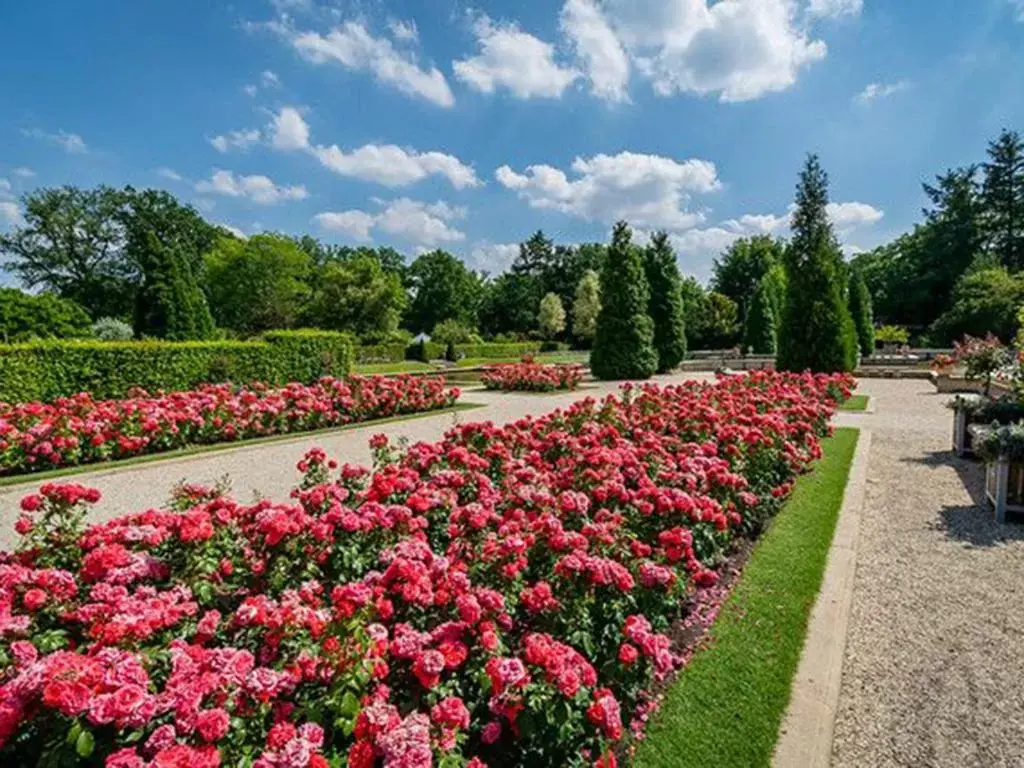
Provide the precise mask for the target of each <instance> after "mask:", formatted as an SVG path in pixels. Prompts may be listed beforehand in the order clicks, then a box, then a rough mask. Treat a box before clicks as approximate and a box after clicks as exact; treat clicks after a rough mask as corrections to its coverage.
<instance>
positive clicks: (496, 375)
mask: <svg viewBox="0 0 1024 768" xmlns="http://www.w3.org/2000/svg"><path fill="white" fill-rule="evenodd" d="M582 380H583V367H582V366H579V365H541V364H540V363H536V362H533V361H532V360H523V361H522V362H520V363H510V364H499V365H488V366H485V367H484V372H483V374H482V375H481V377H480V381H481V382H482V383H483V385H484V386H485V387H486V388H487V389H498V390H502V391H504V392H554V391H555V390H558V389H567V390H575V389H576V388H577V387H578V386H579V385H580V382H581V381H582Z"/></svg>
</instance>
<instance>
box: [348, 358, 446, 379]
mask: <svg viewBox="0 0 1024 768" xmlns="http://www.w3.org/2000/svg"><path fill="white" fill-rule="evenodd" d="M436 370H437V369H436V368H435V367H434V366H432V365H431V364H430V363H422V362H419V361H418V360H402V361H400V362H397V363H359V364H358V365H356V366H354V367H353V369H352V373H359V374H363V375H371V374H374V373H423V372H425V371H436Z"/></svg>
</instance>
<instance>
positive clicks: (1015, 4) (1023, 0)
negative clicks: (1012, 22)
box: [1007, 0, 1024, 22]
mask: <svg viewBox="0 0 1024 768" xmlns="http://www.w3.org/2000/svg"><path fill="white" fill-rule="evenodd" d="M1007 2H1008V3H1009V4H1010V7H1011V8H1013V9H1014V10H1016V12H1017V21H1022V22H1024V0H1007Z"/></svg>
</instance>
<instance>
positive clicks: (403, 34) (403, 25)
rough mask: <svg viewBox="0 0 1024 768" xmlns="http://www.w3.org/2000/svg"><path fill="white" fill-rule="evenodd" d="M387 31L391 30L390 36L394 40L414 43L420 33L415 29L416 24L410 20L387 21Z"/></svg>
mask: <svg viewBox="0 0 1024 768" xmlns="http://www.w3.org/2000/svg"><path fill="white" fill-rule="evenodd" d="M388 29H389V30H391V36H392V37H393V38H395V40H401V41H403V42H415V41H416V40H419V38H420V32H419V30H418V29H416V22H415V21H413V20H412V19H409V20H408V21H405V20H403V19H391V20H390V21H388Z"/></svg>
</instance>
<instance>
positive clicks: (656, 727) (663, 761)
mask: <svg viewBox="0 0 1024 768" xmlns="http://www.w3.org/2000/svg"><path fill="white" fill-rule="evenodd" d="M835 432H836V435H838V434H840V433H846V434H848V435H849V437H848V438H847V439H848V440H850V441H851V442H852V445H849V446H844V447H843V448H842V449H841V450H843V451H844V454H845V452H846V451H849V453H848V454H846V455H840V456H838V457H835V458H834V459H833V460H832V465H831V466H830V467H828V468H827V469H828V474H826V475H822V474H821V472H822V470H823V469H826V468H824V467H823V466H822V465H823V463H824V462H825V461H829V458H828V455H827V454H826V456H825V457H823V460H822V461H819V462H816V464H815V466H814V468H813V469H812V471H811V472H810V473H809V474H808V475H805V476H803V477H801V478H800V479H799V480H798V483H797V489H796V491H795V492H794V494H793V496H791V497H790V499H788V500H787V502H786V506H784V507H783V509H782V510H780V512H779V514H778V515H777V516H776V517H775V518H774V519H773V520H772V522H771V525H770V526H769V528H768V530H767V531H766V532H765V533H764V535H763V536H761V537H760V538H759V539H758V540H757V541H756V542H755V543H754V546H753V549H752V551H751V553H750V557H749V559H748V560H746V561H745V562H744V563H743V564H742V565H741V566H740V567H741V568H742V570H741V572H740V574H739V576H738V578H737V579H736V581H735V582H733V583H732V584H731V585H730V587H729V593H728V596H727V597H726V598H725V600H724V602H723V604H722V608H721V611H720V613H719V615H718V617H717V619H716V620H715V622H714V623H713V624H712V625H711V627H710V628H708V630H707V631H706V632H705V634H704V636H703V637H702V638H701V640H700V641H699V644H698V650H697V652H696V654H695V656H694V657H693V659H692V660H691V662H690V663H689V664H688V665H687V667H686V668H684V669H683V670H682V671H681V672H680V673H679V675H678V676H677V677H676V679H675V680H674V681H673V682H672V683H671V684H670V685H669V686H668V688H667V689H666V691H665V694H664V696H665V702H664V704H663V706H662V707H661V709H660V711H659V714H658V715H657V716H656V717H655V718H654V719H653V720H652V722H651V726H652V727H651V728H648V729H647V735H646V738H645V739H644V740H643V741H641V742H640V744H639V745H638V746H639V747H640V749H639V751H638V752H637V754H636V755H635V756H633V759H632V760H630V764H631V765H637V766H643V767H644V768H689V767H690V766H698V765H699V766H704V765H707V764H722V765H724V764H726V763H724V762H721V763H708V762H705V761H702V760H703V759H704V758H708V759H711V758H709V754H708V750H709V749H710V750H712V752H711V754H715V755H716V758H715V759H718V760H725V759H727V758H726V757H725V755H726V754H727V753H729V752H730V751H733V752H734V753H738V754H733V755H731V757H730V758H729V759H732V760H733V762H732V763H729V765H730V766H733V765H735V766H747V765H750V766H767V765H770V764H772V760H773V754H774V752H775V749H776V748H777V745H778V741H779V738H780V734H781V731H782V726H783V723H784V722H785V718H786V716H787V714H788V710H789V705H790V701H791V694H792V690H793V685H794V683H795V681H796V680H797V675H798V673H799V671H800V663H801V661H802V658H803V648H804V645H805V642H806V638H807V635H808V631H809V629H810V627H811V620H812V607H813V605H814V604H815V603H816V602H817V600H818V596H819V595H820V593H821V588H822V585H823V584H824V578H825V574H826V570H827V568H828V563H829V561H830V559H831V552H832V547H833V546H834V544H835V541H836V533H837V531H838V530H839V523H840V519H841V516H842V513H843V508H844V506H845V505H846V504H847V493H848V491H849V480H850V477H851V475H852V472H853V468H854V462H855V461H856V459H857V452H858V448H859V446H860V445H861V436H862V434H863V430H860V429H858V428H857V427H852V426H848V427H838V428H836V430H835ZM815 476H817V478H818V479H819V482H820V481H821V480H824V481H825V482H832V483H839V482H841V483H842V485H841V486H839V488H838V493H836V491H835V490H832V491H830V492H829V496H830V497H831V498H830V502H831V503H830V504H829V510H830V512H829V515H830V516H831V517H832V523H831V526H830V529H829V530H822V531H821V532H820V533H818V534H817V535H816V534H814V533H813V532H810V533H807V534H806V535H805V536H803V537H801V538H799V539H798V540H797V542H794V541H792V531H793V524H792V523H790V524H789V525H787V526H783V528H782V530H781V531H780V528H779V523H781V522H782V521H783V520H785V519H786V517H785V516H786V512H787V511H788V510H789V509H792V506H791V505H793V504H794V503H799V504H800V507H801V508H800V511H799V513H798V515H799V516H798V518H797V519H798V521H803V520H805V519H806V518H807V515H808V509H809V508H810V509H812V510H813V509H814V508H815V507H816V506H817V505H818V498H819V497H818V496H817V495H816V494H817V493H818V492H819V488H816V487H815V486H814V484H813V483H814V478H815ZM830 478H831V479H830ZM802 486H809V487H807V488H806V489H805V490H801V487H802ZM833 499H834V501H832V500H833ZM797 530H800V529H797ZM798 535H799V534H798ZM813 536H817V538H813V539H811V538H808V537H813ZM773 537H777V538H773ZM808 545H810V546H811V547H812V548H813V551H814V553H815V556H816V557H818V558H820V561H821V564H820V568H815V569H814V571H810V572H808V573H807V574H806V579H809V580H813V581H815V582H816V584H815V585H814V591H813V593H812V592H811V591H810V589H808V588H805V589H804V590H802V591H801V592H799V593H798V594H795V595H791V596H790V597H789V600H790V601H791V604H793V605H799V604H801V603H802V602H803V601H806V603H805V605H806V608H805V609H803V611H802V621H801V620H800V617H799V616H796V617H794V620H795V621H797V622H798V623H799V624H800V625H801V626H800V627H799V628H796V627H792V626H791V627H790V628H789V632H788V633H787V635H786V637H788V638H792V639H791V640H790V642H789V643H784V644H783V645H784V647H785V648H786V649H787V650H785V651H783V653H784V655H785V656H788V658H789V659H790V661H789V662H788V663H787V662H783V661H782V659H776V660H775V661H774V662H773V664H774V666H764V665H762V666H760V667H756V666H755V667H751V666H750V664H749V661H743V662H740V668H739V669H738V670H736V671H738V672H739V673H740V674H741V676H743V677H744V679H743V680H741V681H736V682H739V683H742V685H743V686H746V687H745V688H743V689H742V692H741V694H740V698H741V699H742V700H743V701H742V702H741V704H742V706H744V707H747V706H749V707H750V708H751V709H750V711H749V712H748V711H745V712H744V714H742V715H740V714H738V713H736V712H734V711H733V708H732V707H729V706H727V707H726V710H727V712H726V711H718V717H721V718H723V719H722V720H721V721H720V722H719V721H712V722H710V723H709V722H704V721H703V720H702V716H703V714H704V712H706V711H717V710H715V702H716V700H717V701H721V696H722V695H723V694H722V690H721V686H720V681H721V680H722V679H730V680H732V679H733V678H732V677H731V674H732V672H733V669H734V667H733V666H731V665H734V664H735V657H736V656H737V655H742V656H743V657H744V658H747V657H756V656H765V655H766V654H768V655H769V656H770V655H771V654H774V653H776V652H777V651H775V650H773V648H777V647H778V644H777V643H776V645H775V646H771V647H767V646H764V638H763V637H757V633H756V632H755V633H754V635H753V639H752V640H747V637H746V635H745V630H744V628H743V626H742V624H737V620H739V621H741V622H742V621H745V620H747V619H750V620H751V621H754V622H755V627H756V626H757V622H758V619H757V616H758V615H759V614H758V612H759V611H761V612H762V613H763V611H764V610H766V609H765V607H764V605H763V604H762V605H761V606H760V607H759V606H758V602H759V600H760V601H761V602H762V603H763V602H764V600H765V597H764V596H765V595H768V596H770V595H771V594H772V592H771V590H769V592H766V593H762V592H760V591H758V590H759V587H757V586H752V583H753V584H760V582H762V581H764V580H765V578H766V577H767V578H771V577H772V573H773V571H774V570H775V569H776V568H777V566H778V563H779V554H780V553H781V554H782V558H783V560H784V561H786V562H788V561H789V558H788V557H787V555H789V554H794V555H795V554H798V553H799V552H798V550H802V551H803V552H805V553H806V552H807V549H806V547H807V546H808ZM765 547H768V551H767V552H764V553H763V554H762V552H763V550H765ZM773 550H774V552H772V551H773ZM768 552H772V554H768ZM769 583H770V582H769ZM809 586H811V585H810V584H808V587H809ZM751 590H754V591H753V592H751ZM798 610H799V609H798ZM751 612H753V617H752V618H751ZM736 617H740V618H739V619H737V618H736ZM769 624H770V621H769ZM722 632H724V633H725V634H726V636H727V639H725V640H723V639H722V637H721V636H720V634H721V633H722ZM844 637H845V634H844ZM737 638H740V639H739V640H737ZM776 640H777V638H776ZM751 643H753V644H752V645H751ZM840 656H841V654H840ZM780 664H785V666H784V667H783V668H782V669H780V671H779V672H777V673H775V672H772V671H771V670H772V669H776V668H778V665H780ZM743 665H746V667H747V671H744V670H743ZM756 669H762V670H764V669H767V670H769V672H768V674H767V676H766V677H765V678H764V682H761V683H754V682H753V681H752V680H751V679H750V677H751V674H755V675H756V674H758V673H756V672H753V673H751V671H750V670H756ZM694 675H695V676H694ZM723 676H724V677H723ZM684 686H685V687H684ZM751 686H754V687H753V688H751ZM759 686H760V687H759ZM763 686H767V688H764V687H763ZM783 688H784V691H783V690H781V689H783ZM674 689H679V690H677V691H675V698H676V701H678V702H684V704H683V705H682V709H681V710H678V709H677V710H676V711H675V712H673V711H672V706H671V700H672V698H673V692H674ZM737 690H740V689H737ZM761 692H765V693H766V696H767V698H766V699H764V697H762V696H761ZM730 695H731V694H730ZM752 696H753V697H752ZM695 706H696V707H699V708H704V709H703V711H699V712H697V713H695V712H694V710H693V707H695ZM728 713H732V714H728ZM737 716H738V717H746V718H747V720H746V721H747V723H748V724H749V723H755V724H756V723H763V724H764V726H763V727H760V728H758V727H757V726H756V725H755V726H754V727H746V728H745V729H744V728H740V729H737V728H736V725H737V723H736V722H735V721H733V720H731V719H730V718H734V717H737ZM833 721H834V718H833ZM830 722H832V721H830ZM694 728H696V729H698V730H697V731H694ZM698 732H703V733H704V734H705V735H706V736H709V738H708V739H700V741H701V742H702V743H700V744H698V743H694V742H687V743H686V746H687V747H688V749H684V748H683V747H684V744H683V742H681V741H680V739H684V740H685V739H686V738H687V734H689V733H698ZM769 734H771V735H769ZM750 737H754V739H755V741H757V742H758V744H757V746H755V747H754V749H753V750H749V749H748V747H747V746H743V745H744V744H748V742H745V741H744V739H748V738H750ZM769 739H770V744H769V743H768V742H769ZM730 745H733V746H730ZM829 745H831V737H829ZM718 753H721V754H718ZM741 754H742V755H744V757H742V758H740V757H739V755H741ZM826 764H827V763H826ZM776 765H786V766H787V768H788V766H791V765H802V764H801V763H799V762H797V763H776Z"/></svg>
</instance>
